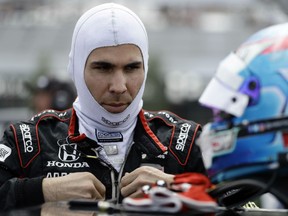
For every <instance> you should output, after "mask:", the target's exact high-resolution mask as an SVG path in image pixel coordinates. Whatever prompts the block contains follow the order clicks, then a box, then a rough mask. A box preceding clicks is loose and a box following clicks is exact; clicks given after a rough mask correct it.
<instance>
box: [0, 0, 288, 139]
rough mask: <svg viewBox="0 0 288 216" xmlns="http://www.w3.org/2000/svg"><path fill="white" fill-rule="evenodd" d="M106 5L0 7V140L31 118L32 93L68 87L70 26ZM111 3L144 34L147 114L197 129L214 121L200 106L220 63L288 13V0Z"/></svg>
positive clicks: (7, 1) (24, 0)
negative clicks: (127, 11)
mask: <svg viewBox="0 0 288 216" xmlns="http://www.w3.org/2000/svg"><path fill="white" fill-rule="evenodd" d="M104 2H107V1H100V0H61V1H59V0H0V133H2V131H3V128H4V127H6V125H7V124H9V123H10V122H13V121H17V120H20V119H28V118H30V117H31V116H32V115H34V114H35V113H36V109H35V106H34V105H32V103H34V102H33V100H34V99H33V98H32V97H33V94H35V92H39V91H40V90H43V89H45V88H46V87H47V86H48V84H50V80H55V79H56V80H58V82H64V83H65V85H66V84H67V83H68V84H69V83H70V82H71V80H70V78H69V76H68V74H67V72H66V67H67V63H68V54H69V50H70V43H71V38H72V32H73V28H74V25H75V23H76V21H77V19H78V18H79V17H80V16H81V14H82V13H83V12H84V11H86V10H87V9H89V8H91V7H93V6H95V5H97V4H100V3H104ZM114 2H117V3H121V4H123V5H126V6H128V7H129V8H131V9H132V10H134V11H135V12H136V13H137V14H138V15H139V16H140V18H141V19H142V20H143V22H144V24H145V25H146V28H147V31H148V36H149V40H150V63H149V75H148V77H149V79H148V82H147V86H146V90H145V91H146V92H145V100H144V108H145V109H148V110H157V109H164V110H171V111H173V112H175V113H177V114H178V115H180V116H182V117H185V118H189V119H192V120H194V121H197V122H199V123H201V124H205V123H206V122H207V121H209V120H210V118H211V114H210V111H209V110H207V109H206V108H204V107H200V106H199V104H198V102H197V99H198V98H199V96H200V94H201V92H202V91H203V89H204V87H205V85H207V83H208V81H209V80H210V78H211V76H212V75H213V73H214V72H215V70H216V68H217V65H218V63H219V62H220V61H221V60H222V59H223V58H224V57H225V56H226V55H228V54H229V53H230V52H231V51H233V50H234V49H236V48H237V47H238V46H239V45H240V44H241V43H242V42H243V41H244V40H246V38H247V37H248V36H250V35H251V34H252V33H254V32H256V31H258V30H260V29H262V28H264V27H267V26H270V25H273V24H277V23H283V22H286V21H287V12H288V1H286V0H241V1H231V0H145V1H143V0H141V1H140V0H122V1H120V0H119V1H117V0H115V1H114ZM45 79H46V81H45ZM43 80H44V81H43ZM63 85H64V84H61V83H60V86H63ZM52 86H55V84H52ZM58 86H59V85H58ZM47 88H48V87H47ZM68 89H69V90H67V89H65V90H63V89H61V91H62V93H63V92H64V93H66V97H67V94H68V95H70V96H69V97H70V99H69V100H68V99H67V98H65V97H64V96H63V94H62V98H61V100H60V101H62V102H63V101H64V99H65V100H66V101H64V102H65V103H66V104H65V105H70V104H71V103H72V102H73V100H74V98H75V97H76V96H75V92H74V89H73V87H72V89H71V87H69V88H68ZM57 93H59V92H57ZM53 97H54V98H55V97H56V95H54V96H53ZM40 98H43V96H41V97H40ZM63 98H64V99H63ZM57 108H58V107H57ZM62 108H63V109H64V108H65V106H62V107H61V106H60V107H59V108H58V109H62ZM37 112H38V111H37Z"/></svg>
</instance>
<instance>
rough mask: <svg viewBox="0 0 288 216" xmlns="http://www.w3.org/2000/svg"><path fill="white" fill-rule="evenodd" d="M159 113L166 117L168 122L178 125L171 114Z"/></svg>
mask: <svg viewBox="0 0 288 216" xmlns="http://www.w3.org/2000/svg"><path fill="white" fill-rule="evenodd" d="M158 113H159V114H161V115H164V116H165V117H166V118H167V119H168V121H170V122H171V123H174V124H176V123H177V121H176V120H175V119H174V118H173V117H172V116H171V115H170V114H169V113H167V112H158Z"/></svg>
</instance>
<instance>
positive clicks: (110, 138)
mask: <svg viewBox="0 0 288 216" xmlns="http://www.w3.org/2000/svg"><path fill="white" fill-rule="evenodd" d="M95 135H96V139H97V141H98V142H100V143H107V142H122V141H123V135H122V133H120V132H105V131H99V130H97V129H95Z"/></svg>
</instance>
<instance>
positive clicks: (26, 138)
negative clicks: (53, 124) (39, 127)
mask: <svg viewBox="0 0 288 216" xmlns="http://www.w3.org/2000/svg"><path fill="white" fill-rule="evenodd" d="M20 130H21V134H22V139H23V143H24V152H25V153H27V152H29V153H31V152H33V150H34V148H33V144H32V136H31V130H30V127H29V125H27V124H21V125H20Z"/></svg>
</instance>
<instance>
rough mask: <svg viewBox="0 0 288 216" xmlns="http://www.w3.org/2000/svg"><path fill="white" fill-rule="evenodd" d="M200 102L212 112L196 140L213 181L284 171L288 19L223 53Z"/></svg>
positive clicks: (287, 131) (287, 145)
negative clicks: (224, 54)
mask: <svg viewBox="0 0 288 216" xmlns="http://www.w3.org/2000/svg"><path fill="white" fill-rule="evenodd" d="M199 102H200V104H202V105H204V106H206V107H209V108H211V109H212V110H213V113H214V119H213V122H209V123H207V124H206V125H205V126H204V127H203V132H202V134H201V136H200V138H199V139H198V141H197V143H198V145H199V146H200V147H201V149H202V152H203V158H204V162H205V165H206V168H207V169H208V174H209V176H210V178H211V180H212V182H215V183H217V182H222V181H225V180H233V179H238V178H240V177H243V176H249V175H252V174H256V173H261V172H267V171H273V170H276V169H277V170H283V169H284V172H286V171H285V169H288V168H287V167H288V162H287V161H288V106H287V103H288V23H285V24H279V25H274V26H271V27H268V28H265V29H263V30H261V31H259V32H257V33H255V34H254V35H252V36H251V37H250V38H248V40H246V41H245V42H244V43H243V44H242V45H241V46H240V47H239V48H238V49H237V50H236V51H235V52H233V53H231V54H230V55H228V56H227V57H226V58H225V59H224V60H223V61H222V62H221V63H220V64H219V67H218V69H217V71H216V73H215V75H214V76H213V78H212V79H211V81H210V82H209V84H208V85H207V87H206V89H205V90H204V92H203V93H202V95H201V96H200V98H199ZM285 167H286V168H285ZM287 173H288V170H287Z"/></svg>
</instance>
